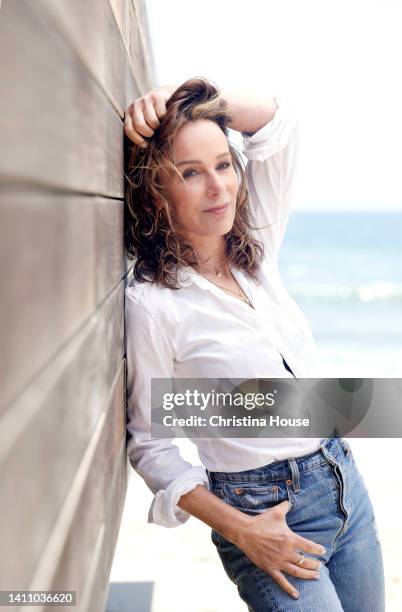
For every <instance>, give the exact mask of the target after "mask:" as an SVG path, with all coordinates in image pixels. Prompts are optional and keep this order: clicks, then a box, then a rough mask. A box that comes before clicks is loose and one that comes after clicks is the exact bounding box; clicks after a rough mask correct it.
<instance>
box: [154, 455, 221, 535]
mask: <svg viewBox="0 0 402 612" xmlns="http://www.w3.org/2000/svg"><path fill="white" fill-rule="evenodd" d="M199 484H200V485H204V486H205V487H206V488H207V489H208V490H209V481H208V476H207V473H206V471H205V469H204V468H202V467H201V466H193V467H192V468H191V469H190V470H187V471H185V472H184V473H183V474H181V475H180V476H178V477H177V478H175V479H174V480H173V481H172V482H171V483H170V484H169V486H168V487H167V489H166V490H165V489H162V490H160V491H158V492H157V494H156V495H155V497H154V499H153V501H152V504H151V507H150V508H149V513H148V523H155V524H156V525H162V527H178V526H179V525H183V523H185V522H186V521H188V519H189V518H190V516H191V514H189V513H188V512H186V511H185V510H183V509H182V508H179V506H178V505H177V502H178V501H179V499H180V497H181V496H182V495H185V493H189V491H192V490H193V489H195V487H196V486H197V485H199Z"/></svg>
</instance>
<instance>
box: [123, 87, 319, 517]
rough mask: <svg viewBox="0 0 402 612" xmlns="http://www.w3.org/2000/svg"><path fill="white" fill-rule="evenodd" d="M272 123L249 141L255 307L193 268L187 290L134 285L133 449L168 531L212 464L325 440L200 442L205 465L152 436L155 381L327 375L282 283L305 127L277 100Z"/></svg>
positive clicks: (129, 301)
mask: <svg viewBox="0 0 402 612" xmlns="http://www.w3.org/2000/svg"><path fill="white" fill-rule="evenodd" d="M277 102H278V105H279V108H278V109H277V111H276V113H275V116H274V117H273V119H272V120H271V121H270V122H269V123H267V124H266V125H265V126H263V127H262V128H261V129H260V130H259V131H258V132H256V133H255V134H254V135H253V136H251V137H246V136H244V137H243V153H244V154H245V156H246V157H247V165H246V175H247V181H248V188H249V198H250V208H251V211H252V224H253V227H261V226H267V227H264V228H263V229H259V230H250V232H251V234H252V235H253V236H254V237H255V238H257V239H258V240H261V241H262V242H263V244H264V248H265V258H264V261H263V263H262V265H261V269H260V271H259V274H258V282H255V281H254V280H253V279H251V278H250V277H248V276H247V274H246V273H244V272H242V271H238V270H235V269H233V270H232V272H233V274H234V276H235V278H236V279H237V281H238V282H239V284H240V286H241V287H242V289H243V290H244V292H245V293H246V295H247V296H248V297H249V298H250V300H251V302H252V304H253V306H254V309H252V308H250V306H248V305H247V304H246V303H245V302H242V301H241V300H240V299H238V298H236V297H234V296H231V295H228V293H226V292H225V291H223V290H222V289H220V288H219V287H217V286H216V285H214V284H213V283H211V282H210V281H209V280H207V279H206V278H205V277H203V276H201V275H200V274H199V273H197V272H195V270H193V269H192V268H191V267H186V268H184V269H182V270H181V272H180V274H179V281H180V286H181V288H180V289H179V290H172V289H168V288H164V287H158V286H157V285H154V284H151V283H137V282H134V281H132V282H131V284H130V286H128V287H126V290H125V296H126V301H125V316H126V342H127V350H126V354H127V409H128V425H127V433H128V446H127V450H128V455H129V459H130V463H131V465H132V466H133V468H134V469H135V470H136V471H137V472H138V474H140V475H141V476H142V478H143V479H144V480H145V482H146V483H147V485H148V487H149V488H150V489H151V491H152V492H153V493H154V495H155V497H154V499H153V502H152V505H151V507H150V510H149V516H148V522H151V523H152V522H153V523H157V524H159V525H164V526H166V527H174V526H176V525H180V524H182V523H184V522H185V521H186V520H187V519H188V518H189V516H190V515H189V514H188V513H187V512H185V511H184V510H182V509H181V508H179V507H178V506H177V502H178V501H179V498H180V496H181V495H184V494H185V493H187V492H189V491H191V490H192V489H194V488H195V487H196V486H197V485H198V484H203V485H204V486H206V487H207V488H208V487H209V484H208V478H207V475H206V471H205V468H208V469H209V470H210V471H222V472H238V471H241V470H249V469H253V468H257V467H261V466H263V465H267V464H268V463H271V462H273V461H277V460H280V459H286V458H289V457H299V456H301V455H304V454H307V453H310V452H314V451H315V450H317V449H318V447H319V445H320V441H321V439H320V438H199V439H192V440H191V441H192V442H193V443H194V444H196V446H197V450H198V455H199V458H200V460H201V463H202V465H198V466H195V465H191V464H190V463H189V462H188V461H185V460H184V458H183V457H182V456H181V455H180V451H179V449H178V447H177V445H176V444H175V443H174V441H172V439H152V438H151V378H228V379H233V378H234V379H244V380H248V379H252V378H287V377H292V374H290V373H289V372H288V371H287V370H286V369H285V367H284V364H283V360H282V356H283V357H284V358H285V360H286V362H287V364H288V365H289V367H290V368H291V370H292V371H293V373H294V375H295V376H296V377H297V378H310V377H312V378H315V377H319V376H320V372H319V368H318V356H317V352H316V347H315V344H314V340H313V337H312V334H311V330H310V327H309V324H308V322H307V320H306V318H305V317H304V315H303V313H302V312H301V310H300V309H299V307H298V306H297V304H296V303H295V302H294V300H293V299H292V298H291V297H290V295H289V293H288V292H287V290H286V289H285V287H284V286H283V284H282V281H281V278H280V274H279V270H278V266H277V253H278V250H279V247H280V244H281V242H282V239H283V235H284V232H285V228H286V224H287V220H288V216H289V210H290V206H291V199H292V192H293V187H294V182H295V173H296V159H297V153H298V144H299V126H298V123H297V120H296V119H295V117H294V116H293V114H292V112H291V111H289V108H287V107H286V103H285V105H284V104H283V102H282V99H280V100H279V99H278V98H277Z"/></svg>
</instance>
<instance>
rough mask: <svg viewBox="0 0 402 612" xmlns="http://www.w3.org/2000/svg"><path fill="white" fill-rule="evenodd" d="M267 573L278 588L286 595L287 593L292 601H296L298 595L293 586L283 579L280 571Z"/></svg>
mask: <svg viewBox="0 0 402 612" xmlns="http://www.w3.org/2000/svg"><path fill="white" fill-rule="evenodd" d="M269 573H270V575H271V576H272V578H273V579H274V580H275V582H276V583H277V584H279V586H280V587H281V588H282V589H283V590H284V591H285V592H286V593H288V594H289V595H290V596H291V597H293V598H294V599H297V598H298V597H299V593H298V592H297V590H296V589H295V588H294V586H292V585H291V584H290V582H289V580H287V579H286V578H285V576H284V575H283V574H282V572H281V571H280V570H270V572H269Z"/></svg>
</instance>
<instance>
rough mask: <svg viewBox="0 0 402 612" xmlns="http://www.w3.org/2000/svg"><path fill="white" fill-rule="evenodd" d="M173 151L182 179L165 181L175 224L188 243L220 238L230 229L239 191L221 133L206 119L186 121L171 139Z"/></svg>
mask: <svg viewBox="0 0 402 612" xmlns="http://www.w3.org/2000/svg"><path fill="white" fill-rule="evenodd" d="M173 150H174V161H175V165H176V167H177V170H178V171H179V173H180V174H181V176H182V177H183V180H180V178H179V177H176V176H175V177H173V178H170V179H169V180H167V182H166V181H165V192H166V196H167V199H168V201H169V202H170V204H171V206H172V208H173V215H174V219H175V222H176V223H177V224H178V225H179V226H180V229H181V230H183V231H184V233H185V235H186V236H187V238H188V239H189V240H191V237H192V235H193V236H194V237H201V236H223V234H226V233H227V232H229V231H230V229H231V228H232V225H233V221H234V217H235V212H236V198H237V192H238V189H239V181H238V178H237V174H236V171H235V169H234V167H233V165H232V159H231V156H230V152H229V145H228V141H227V139H226V136H225V134H224V133H223V132H222V130H221V129H220V128H219V126H218V125H217V124H216V123H215V122H214V121H211V120H209V119H198V120H197V121H190V122H188V123H186V124H185V125H184V126H183V127H182V128H181V129H180V130H179V132H178V133H177V135H176V136H175V138H174V140H173ZM217 207H221V210H220V211H216V212H214V211H212V210H211V209H213V208H217ZM222 207H224V208H223V209H222Z"/></svg>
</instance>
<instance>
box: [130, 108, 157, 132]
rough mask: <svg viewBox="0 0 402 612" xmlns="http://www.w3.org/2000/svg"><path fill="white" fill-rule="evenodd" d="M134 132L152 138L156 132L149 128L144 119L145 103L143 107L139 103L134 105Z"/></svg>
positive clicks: (132, 114)
mask: <svg viewBox="0 0 402 612" xmlns="http://www.w3.org/2000/svg"><path fill="white" fill-rule="evenodd" d="M131 116H132V120H133V126H134V130H135V131H136V132H137V133H138V134H140V135H141V136H147V137H151V136H153V133H154V130H153V129H152V128H151V127H149V125H148V124H147V123H146V121H145V117H144V101H142V102H141V105H140V104H139V103H137V102H135V103H134V107H133V111H132V113H131Z"/></svg>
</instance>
